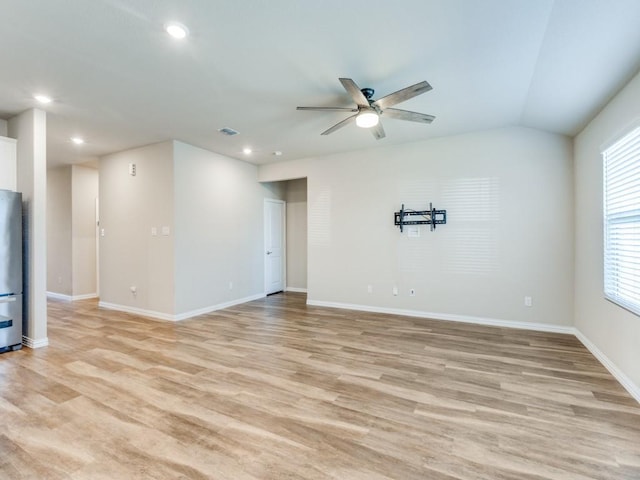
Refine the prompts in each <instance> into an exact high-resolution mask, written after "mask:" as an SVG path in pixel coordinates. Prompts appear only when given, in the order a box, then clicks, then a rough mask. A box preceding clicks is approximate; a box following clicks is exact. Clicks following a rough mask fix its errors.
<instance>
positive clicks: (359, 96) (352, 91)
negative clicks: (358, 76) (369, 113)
mask: <svg viewBox="0 0 640 480" xmlns="http://www.w3.org/2000/svg"><path fill="white" fill-rule="evenodd" d="M340 83H342V86H343V87H344V89H345V90H346V91H347V92H348V93H349V95H351V98H353V101H354V102H356V104H357V105H358V106H360V107H367V108H369V100H367V97H365V96H364V94H363V93H362V92H361V91H360V87H358V85H356V82H354V81H353V80H351V79H350V78H341V79H340Z"/></svg>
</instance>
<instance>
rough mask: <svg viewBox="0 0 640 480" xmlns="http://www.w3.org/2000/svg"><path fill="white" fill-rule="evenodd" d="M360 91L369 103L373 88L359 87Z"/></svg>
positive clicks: (373, 91) (371, 99) (371, 98)
mask: <svg viewBox="0 0 640 480" xmlns="http://www.w3.org/2000/svg"><path fill="white" fill-rule="evenodd" d="M360 91H361V92H362V94H363V95H364V97H365V98H366V99H367V100H369V103H371V102H372V101H373V94H374V93H375V90H374V89H373V88H361V89H360Z"/></svg>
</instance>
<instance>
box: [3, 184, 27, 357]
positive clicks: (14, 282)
mask: <svg viewBox="0 0 640 480" xmlns="http://www.w3.org/2000/svg"><path fill="white" fill-rule="evenodd" d="M20 348H22V194H21V193H16V192H11V191H9V190H0V353H2V352H6V351H8V350H18V349H20Z"/></svg>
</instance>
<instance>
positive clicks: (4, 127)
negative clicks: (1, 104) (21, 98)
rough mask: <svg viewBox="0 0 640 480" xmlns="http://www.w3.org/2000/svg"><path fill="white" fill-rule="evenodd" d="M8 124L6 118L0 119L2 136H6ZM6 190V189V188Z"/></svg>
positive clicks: (0, 133)
mask: <svg viewBox="0 0 640 480" xmlns="http://www.w3.org/2000/svg"><path fill="white" fill-rule="evenodd" d="M7 127H8V124H7V121H6V120H2V119H0V136H2V137H6V136H7V132H8V128H7ZM5 190H6V189H5Z"/></svg>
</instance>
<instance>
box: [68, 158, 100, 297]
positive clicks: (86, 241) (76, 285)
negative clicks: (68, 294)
mask: <svg viewBox="0 0 640 480" xmlns="http://www.w3.org/2000/svg"><path fill="white" fill-rule="evenodd" d="M71 176H72V199H71V216H72V255H73V259H72V265H73V267H72V269H73V276H72V284H73V288H72V291H73V296H74V297H86V296H89V295H95V294H96V292H97V282H96V276H97V272H96V208H95V202H96V198H97V197H98V170H96V169H95V168H90V167H84V166H82V165H73V166H72V167H71Z"/></svg>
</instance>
